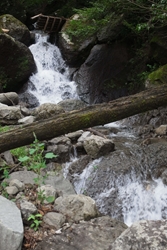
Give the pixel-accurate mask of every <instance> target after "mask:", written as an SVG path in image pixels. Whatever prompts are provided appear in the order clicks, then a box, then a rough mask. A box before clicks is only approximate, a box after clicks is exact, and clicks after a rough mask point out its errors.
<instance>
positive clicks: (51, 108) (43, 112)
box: [32, 103, 64, 120]
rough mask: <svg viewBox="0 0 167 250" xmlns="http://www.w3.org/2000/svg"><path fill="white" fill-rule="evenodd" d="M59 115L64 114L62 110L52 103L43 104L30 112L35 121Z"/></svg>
mask: <svg viewBox="0 0 167 250" xmlns="http://www.w3.org/2000/svg"><path fill="white" fill-rule="evenodd" d="M60 113H64V109H63V108H62V107H61V106H59V105H58V104H54V103H44V104H42V105H40V106H39V107H37V108H35V109H34V110H33V111H32V115H33V116H35V117H36V120H43V119H47V118H50V117H51V116H54V115H58V114H60Z"/></svg>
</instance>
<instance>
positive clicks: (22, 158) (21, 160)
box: [18, 156, 30, 162]
mask: <svg viewBox="0 0 167 250" xmlns="http://www.w3.org/2000/svg"><path fill="white" fill-rule="evenodd" d="M29 159H30V158H29V157H28V156H24V157H19V159H18V160H19V161H20V162H25V161H28V160H29Z"/></svg>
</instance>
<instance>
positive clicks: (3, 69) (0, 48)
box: [0, 33, 36, 91]
mask: <svg viewBox="0 0 167 250" xmlns="http://www.w3.org/2000/svg"><path fill="white" fill-rule="evenodd" d="M35 70H36V65H35V61H34V58H33V55H32V53H31V51H30V50H29V48H27V46H26V45H24V44H23V43H20V42H18V41H16V40H15V39H14V38H12V37H11V36H9V35H7V34H3V33H0V91H2V90H3V91H18V89H19V88H20V87H21V86H22V85H23V84H24V83H25V82H26V81H27V80H28V78H29V77H30V75H31V74H32V73H33V72H34V71H35Z"/></svg>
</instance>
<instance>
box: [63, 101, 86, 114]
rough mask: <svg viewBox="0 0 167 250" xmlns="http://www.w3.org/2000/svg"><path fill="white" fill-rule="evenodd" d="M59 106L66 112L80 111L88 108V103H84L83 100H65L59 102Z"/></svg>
mask: <svg viewBox="0 0 167 250" xmlns="http://www.w3.org/2000/svg"><path fill="white" fill-rule="evenodd" d="M58 105H60V106H61V107H62V108H63V109H64V110H65V111H72V110H79V109H82V108H85V107H86V106H87V105H86V103H84V102H82V101H81V100H73V99H69V100H68V99H67V100H63V101H61V102H59V103H58Z"/></svg>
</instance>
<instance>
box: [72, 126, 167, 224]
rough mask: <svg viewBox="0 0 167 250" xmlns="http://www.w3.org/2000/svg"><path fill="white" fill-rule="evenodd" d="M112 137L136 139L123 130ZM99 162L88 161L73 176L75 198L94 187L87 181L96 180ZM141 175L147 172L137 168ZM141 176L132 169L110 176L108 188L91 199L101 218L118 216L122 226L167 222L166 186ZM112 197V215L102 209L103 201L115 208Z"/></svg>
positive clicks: (131, 143) (129, 144) (130, 144)
mask: <svg viewBox="0 0 167 250" xmlns="http://www.w3.org/2000/svg"><path fill="white" fill-rule="evenodd" d="M112 125H113V124H112ZM117 125H118V123H116V124H114V126H117ZM106 126H110V124H108V125H106ZM118 126H119V125H118ZM111 136H112V135H111ZM115 136H118V137H119V136H121V137H125V136H127V137H128V138H132V140H133V139H134V140H135V139H137V138H136V137H135V136H134V135H133V134H130V132H127V131H124V130H123V131H122V132H121V133H117V135H114V137H115ZM125 145H127V147H128V148H131V149H132V150H134V149H133V142H130V143H126V142H125ZM136 147H139V146H136ZM134 157H135V153H134ZM139 157H140V156H139ZM101 160H102V158H99V159H96V160H94V161H92V163H90V164H88V166H87V167H86V168H85V169H84V170H83V172H82V173H81V174H80V175H74V178H75V180H74V187H75V190H76V192H77V193H78V194H79V193H85V194H87V192H88V195H89V188H90V187H91V185H96V182H95V183H93V184H90V180H91V182H93V180H94V179H95V178H96V175H97V172H96V171H98V164H99V163H100V161H101ZM136 160H137V159H136ZM145 167H146V166H145ZM99 168H100V166H99ZM134 168H135V167H134ZM141 171H143V172H144V171H147V169H145V170H144V168H143V167H142V166H141ZM144 174H145V175H146V173H143V175H141V176H140V175H138V174H136V172H135V169H133V168H132V170H131V172H129V173H128V174H125V175H124V174H121V173H120V174H119V176H114V175H111V176H110V182H109V183H108V182H107V183H108V184H107V185H106V187H105V188H104V190H103V191H102V192H98V193H97V194H95V195H94V196H93V197H92V198H93V199H94V200H95V201H96V204H97V206H98V208H99V210H100V212H101V213H102V214H108V215H110V216H111V217H113V218H118V217H119V216H120V213H121V214H122V217H123V221H124V223H125V224H127V225H128V226H130V225H132V224H133V223H134V222H135V221H139V220H162V219H167V186H166V185H164V184H163V182H162V179H160V178H158V179H154V178H151V179H150V180H148V179H146V176H145V175H144ZM104 186H105V185H104ZM115 195H116V197H117V198H116V200H117V201H116V203H117V206H116V209H115V210H114V211H113V209H111V210H110V209H109V208H106V207H105V205H104V204H105V201H106V200H107V199H109V200H110V203H111V206H114V207H115V205H114V202H113V203H112V201H111V197H114V198H113V199H115ZM119 218H120V217H119Z"/></svg>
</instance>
